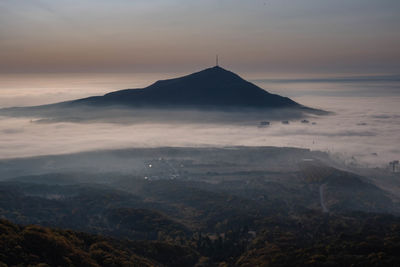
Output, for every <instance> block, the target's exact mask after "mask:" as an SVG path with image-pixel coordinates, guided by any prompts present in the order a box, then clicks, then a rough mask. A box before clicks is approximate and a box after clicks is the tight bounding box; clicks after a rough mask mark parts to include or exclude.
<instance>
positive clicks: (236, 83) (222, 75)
mask: <svg viewBox="0 0 400 267" xmlns="http://www.w3.org/2000/svg"><path fill="white" fill-rule="evenodd" d="M68 104H73V105H76V104H91V105H128V106H135V107H155V108H158V107H214V108H227V107H232V108H289V107H292V108H293V107H301V105H299V104H298V103H296V102H294V101H293V100H291V99H289V98H287V97H282V96H279V95H275V94H270V93H268V92H266V91H265V90H263V89H261V88H260V87H258V86H256V85H254V84H252V83H250V82H248V81H246V80H244V79H242V78H241V77H239V76H238V75H237V74H235V73H233V72H230V71H228V70H225V69H223V68H221V67H218V66H216V67H213V68H208V69H205V70H202V71H200V72H196V73H193V74H190V75H187V76H183V77H179V78H175V79H169V80H161V81H157V82H155V83H154V84H152V85H150V86H148V87H146V88H143V89H126V90H120V91H115V92H111V93H108V94H106V95H104V96H98V97H89V98H85V99H79V100H75V101H72V102H68Z"/></svg>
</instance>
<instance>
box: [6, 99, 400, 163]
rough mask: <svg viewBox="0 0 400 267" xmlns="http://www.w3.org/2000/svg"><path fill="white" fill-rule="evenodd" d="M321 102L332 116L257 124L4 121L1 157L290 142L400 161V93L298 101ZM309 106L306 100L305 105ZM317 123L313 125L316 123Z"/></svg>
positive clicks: (358, 159) (347, 155) (353, 157)
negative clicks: (398, 95)
mask: <svg viewBox="0 0 400 267" xmlns="http://www.w3.org/2000/svg"><path fill="white" fill-rule="evenodd" d="M297 100H300V101H301V102H302V103H305V102H307V101H310V102H313V103H319V104H321V105H323V106H325V107H326V108H327V109H329V110H331V111H334V112H335V114H334V115H330V116H314V117H310V118H308V120H309V123H301V122H300V120H293V121H290V122H289V124H288V125H287V124H282V123H281V121H272V122H271V125H270V126H267V127H262V128H260V127H258V125H257V123H250V124H249V123H247V124H232V123H230V124H221V123H195V122H193V123H190V122H186V123H178V122H175V123H162V122H159V123H154V122H152V123H143V122H140V123H129V124H127V123H122V124H115V123H72V122H56V123H38V122H35V121H34V120H33V119H32V118H10V117H1V119H0V136H1V138H0V151H1V153H0V158H3V159H4V158H13V157H26V156H35V155H47V154H65V153H73V152H80V151H87V150H98V149H115V148H129V147H155V146H237V145H240V146H288V147H303V148H310V149H312V150H322V151H329V152H330V153H332V154H333V155H336V156H338V157H340V158H342V159H345V160H346V161H347V162H353V163H359V164H369V165H370V166H371V165H372V166H377V165H384V164H387V163H388V162H389V161H391V160H394V159H399V158H400V154H399V150H398V149H395V147H396V144H398V143H399V141H400V140H399V134H398V133H399V132H400V118H399V116H398V115H397V114H398V113H397V111H398V107H397V105H398V103H399V102H400V98H399V97H391V98H358V99H354V98H351V99H347V98H343V97H335V98H332V97H331V98H320V97H314V98H310V97H307V99H297ZM305 104H307V103H305ZM313 122H314V124H313Z"/></svg>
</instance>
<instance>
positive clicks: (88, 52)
mask: <svg viewBox="0 0 400 267" xmlns="http://www.w3.org/2000/svg"><path fill="white" fill-rule="evenodd" d="M399 14H400V1H398V0H335V1H321V0H296V1H294V0H247V1H244V0H229V1H228V0H202V1H189V0H113V1H109V0H96V1H94V0H79V1H75V0H68V1H66V0H58V1H54V0H34V1H32V0H16V1H13V0H0V74H9V73H22V74H29V73H103V72H107V73H129V72H132V73H140V72H147V73H148V72H158V73H162V72H168V73H170V72H177V73H183V72H187V71H188V70H197V69H198V68H202V67H207V66H210V65H214V64H215V63H214V62H215V55H216V54H219V57H220V63H221V65H222V66H225V67H227V68H228V69H234V70H236V71H239V72H245V73H266V72H269V73H271V72H282V73H341V74H353V73H355V74H399V73H400V49H399V47H400V34H399V25H400V15H399Z"/></svg>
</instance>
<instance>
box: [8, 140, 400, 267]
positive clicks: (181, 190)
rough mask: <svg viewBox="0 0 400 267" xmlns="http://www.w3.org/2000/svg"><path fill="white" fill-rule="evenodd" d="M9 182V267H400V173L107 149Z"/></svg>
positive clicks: (234, 155) (18, 174)
mask: <svg viewBox="0 0 400 267" xmlns="http://www.w3.org/2000/svg"><path fill="white" fill-rule="evenodd" d="M0 177H1V182H0V216H1V217H2V218H3V219H2V220H1V221H0V248H1V250H0V251H1V252H0V261H2V262H3V263H6V264H8V265H10V266H13V265H17V264H21V263H22V264H23V265H28V264H42V265H41V266H47V265H49V266H70V265H73V266H258V265H268V266H288V265H291V266H301V265H311V266H338V265H341V266H347V265H350V264H353V266H365V265H371V264H372V265H376V266H378V265H379V266H396V265H398V264H399V263H400V257H399V255H398V251H399V249H400V217H398V216H399V215H400V205H399V200H400V190H399V189H400V175H399V173H398V172H391V171H389V170H387V169H382V168H375V169H366V168H361V167H351V166H346V165H344V164H343V163H341V162H339V161H336V160H334V159H332V158H331V157H330V156H329V155H328V154H327V153H323V152H317V151H310V150H308V149H298V148H278V147H238V146H234V147H224V148H215V147H208V148H206V147H203V148H194V147H192V148H190V147H186V148H185V147H159V148H132V149H120V150H101V151H93V152H81V153H75V154H65V155H49V156H36V157H29V158H15V159H3V160H1V161H0ZM10 244H13V245H10ZM43 264H47V265H43Z"/></svg>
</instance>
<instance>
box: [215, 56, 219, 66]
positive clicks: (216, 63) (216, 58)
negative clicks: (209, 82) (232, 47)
mask: <svg viewBox="0 0 400 267" xmlns="http://www.w3.org/2000/svg"><path fill="white" fill-rule="evenodd" d="M215 65H216V66H217V67H218V66H219V65H218V55H216V56H215Z"/></svg>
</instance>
